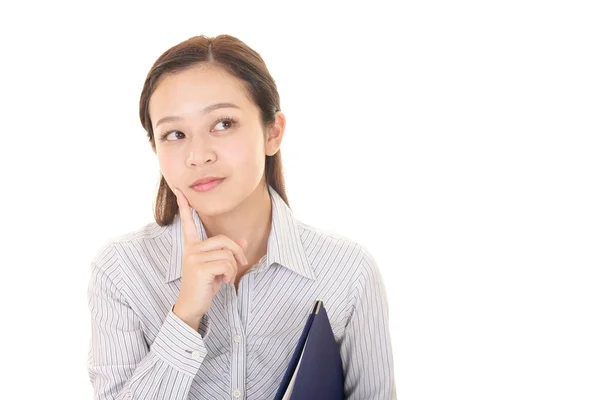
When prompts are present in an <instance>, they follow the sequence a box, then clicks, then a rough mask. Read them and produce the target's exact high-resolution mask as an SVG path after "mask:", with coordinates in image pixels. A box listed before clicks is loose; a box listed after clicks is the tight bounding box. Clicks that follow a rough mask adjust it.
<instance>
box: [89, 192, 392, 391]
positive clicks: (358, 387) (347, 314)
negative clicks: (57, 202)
mask: <svg viewBox="0 0 600 400" xmlns="http://www.w3.org/2000/svg"><path fill="white" fill-rule="evenodd" d="M269 192H270V194H271V201H272V205H273V207H272V225H271V232H270V235H269V239H268V247H267V249H268V250H267V254H266V257H263V258H262V259H261V261H260V262H259V263H257V264H256V265H255V266H253V268H252V269H251V270H249V271H248V272H247V273H246V274H245V275H244V276H243V277H242V278H241V280H240V282H239V287H238V291H237V293H236V290H235V287H234V286H233V284H224V285H223V286H222V287H221V290H220V291H219V292H218V293H217V295H216V296H215V298H214V299H213V302H212V305H211V308H210V309H209V311H208V312H207V313H206V314H205V316H204V318H203V319H202V321H201V323H200V328H199V329H198V332H196V331H195V330H194V329H192V328H191V327H189V326H188V325H187V324H185V323H184V322H183V321H182V320H181V319H179V318H178V317H177V316H176V315H175V314H174V313H173V311H172V306H173V305H174V303H175V301H176V299H177V295H178V293H179V288H180V281H181V280H180V278H181V255H182V250H183V236H182V233H183V232H182V229H181V220H180V218H179V215H177V216H176V217H175V220H174V221H173V223H172V224H171V225H169V226H164V227H161V226H159V225H158V224H156V223H150V224H147V225H145V226H144V227H142V228H141V229H139V230H137V231H134V232H130V233H128V234H126V235H122V236H120V237H118V238H116V239H114V240H110V241H108V242H107V243H106V244H104V246H102V247H101V248H100V250H99V251H98V252H97V254H96V255H95V256H94V258H93V260H92V262H91V276H90V282H89V287H88V303H89V309H90V315H91V322H92V335H91V340H90V348H89V359H88V372H89V377H90V381H91V383H92V385H93V387H94V394H95V398H96V399H174V400H175V399H233V400H238V399H249V400H252V399H272V398H273V397H274V395H275V393H276V391H277V388H278V385H279V382H280V381H281V379H282V377H283V374H284V372H285V369H286V366H287V363H288V361H289V359H290V358H291V356H292V353H293V351H294V348H295V345H296V341H297V340H298V338H299V337H300V334H301V332H302V329H303V327H304V323H305V321H306V318H307V317H308V314H309V311H310V307H311V305H312V304H313V302H314V300H315V299H317V298H319V299H322V300H323V301H324V305H325V307H326V309H327V314H328V315H329V319H330V321H331V325H332V328H333V332H334V336H335V339H336V341H337V343H338V345H339V347H340V354H341V356H342V363H343V366H344V374H345V391H346V395H347V398H348V399H352V400H356V399H369V400H375V399H382V400H390V399H395V398H396V388H395V382H394V367H393V360H392V349H391V342H390V335H389V324H388V304H387V298H386V291H385V287H384V284H383V282H382V278H381V275H380V272H379V270H378V267H377V264H376V262H375V260H374V259H373V257H372V255H371V254H370V253H369V252H368V251H367V249H366V248H365V247H363V246H361V245H360V244H357V243H355V242H353V241H351V240H350V239H347V238H344V237H342V236H340V235H336V234H333V233H330V232H325V231H322V230H319V229H317V228H314V227H312V226H309V225H307V224H304V223H302V222H300V221H299V220H297V219H296V218H295V217H294V215H293V213H292V210H291V209H290V208H289V207H288V206H287V204H285V202H284V201H283V200H282V199H281V197H280V196H279V194H277V192H276V191H275V190H273V188H272V187H271V186H269ZM192 215H193V218H194V220H195V222H196V225H197V226H198V233H199V235H200V237H201V238H202V239H206V232H205V230H204V226H203V225H202V223H201V221H200V219H199V217H198V214H197V213H196V211H195V210H193V209H192Z"/></svg>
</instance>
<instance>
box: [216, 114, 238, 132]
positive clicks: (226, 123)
mask: <svg viewBox="0 0 600 400" xmlns="http://www.w3.org/2000/svg"><path fill="white" fill-rule="evenodd" d="M219 124H224V125H223V126H225V129H217V130H218V131H224V130H227V129H230V128H232V127H233V125H235V120H234V119H233V118H229V117H225V118H219V119H218V120H217V122H216V125H215V126H217V125H219Z"/></svg>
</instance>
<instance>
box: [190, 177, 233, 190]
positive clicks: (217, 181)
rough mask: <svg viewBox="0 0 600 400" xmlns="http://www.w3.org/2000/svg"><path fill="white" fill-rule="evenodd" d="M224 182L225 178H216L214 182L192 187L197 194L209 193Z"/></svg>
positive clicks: (210, 181)
mask: <svg viewBox="0 0 600 400" xmlns="http://www.w3.org/2000/svg"><path fill="white" fill-rule="evenodd" d="M224 180H225V178H215V179H212V180H208V181H204V182H202V183H198V184H195V185H192V186H191V188H192V190H193V191H195V192H208V191H209V190H212V189H214V188H216V187H217V186H219V185H220V184H221V182H223V181H224Z"/></svg>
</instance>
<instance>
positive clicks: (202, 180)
mask: <svg viewBox="0 0 600 400" xmlns="http://www.w3.org/2000/svg"><path fill="white" fill-rule="evenodd" d="M220 179H224V178H220V177H218V176H205V177H204V178H200V179H196V180H195V181H194V183H192V184H191V185H190V187H192V186H196V185H202V184H205V183H209V182H212V181H218V180H220Z"/></svg>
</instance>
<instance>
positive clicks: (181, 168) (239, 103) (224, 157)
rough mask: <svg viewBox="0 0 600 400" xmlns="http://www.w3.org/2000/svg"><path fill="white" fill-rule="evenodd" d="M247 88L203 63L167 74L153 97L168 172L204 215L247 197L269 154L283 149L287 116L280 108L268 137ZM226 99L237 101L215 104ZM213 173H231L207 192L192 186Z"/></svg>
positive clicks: (158, 144)
mask: <svg viewBox="0 0 600 400" xmlns="http://www.w3.org/2000/svg"><path fill="white" fill-rule="evenodd" d="M246 93H247V92H246V90H245V88H244V87H243V81H241V80H239V79H237V78H235V77H233V76H232V75H229V74H228V73H227V72H225V71H224V70H223V69H220V68H217V67H215V66H207V65H200V66H194V67H191V68H189V69H187V70H185V71H181V72H177V73H175V74H169V75H164V76H163V77H162V78H161V81H160V83H159V84H158V85H157V87H156V90H155V91H154V93H153V94H152V96H151V98H150V102H149V113H150V119H151V121H152V128H153V131H154V141H155V147H154V148H153V150H154V152H155V153H156V155H157V156H158V162H159V165H160V169H161V172H162V175H163V176H164V178H165V180H166V182H167V184H168V185H169V187H170V188H171V189H173V188H177V189H179V190H181V191H182V192H183V194H184V195H185V196H186V198H187V199H188V202H189V203H190V205H191V206H192V207H193V208H194V209H195V210H196V211H197V212H198V214H199V215H201V216H214V215H218V214H222V213H225V212H227V211H229V210H231V209H233V208H235V207H236V206H237V205H239V204H241V203H242V202H243V201H244V200H245V199H247V198H248V197H249V196H250V195H251V194H252V193H253V192H254V191H255V189H256V188H257V187H258V185H259V183H261V184H262V182H261V181H262V179H263V175H264V167H265V155H269V156H270V155H273V154H275V153H277V151H278V150H279V147H280V144H281V139H282V137H283V130H284V127H285V117H284V116H283V114H282V113H280V112H278V113H277V118H276V123H275V125H274V126H273V127H272V128H269V130H268V134H269V136H268V137H267V140H265V136H264V132H263V128H262V125H261V121H260V110H259V108H258V107H257V106H256V105H255V104H254V103H253V102H252V101H251V100H250V99H249V98H248V97H246V96H247V94H246ZM223 103H231V104H233V105H235V106H224V107H219V106H217V107H215V108H211V106H213V105H215V104H223ZM207 107H209V108H208V109H207ZM208 176H215V177H219V178H225V179H224V180H223V181H222V182H221V183H220V184H219V185H218V186H217V187H215V188H213V189H212V190H210V191H207V192H196V191H194V190H193V189H192V188H191V185H192V182H194V181H195V180H197V179H199V178H204V177H208Z"/></svg>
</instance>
